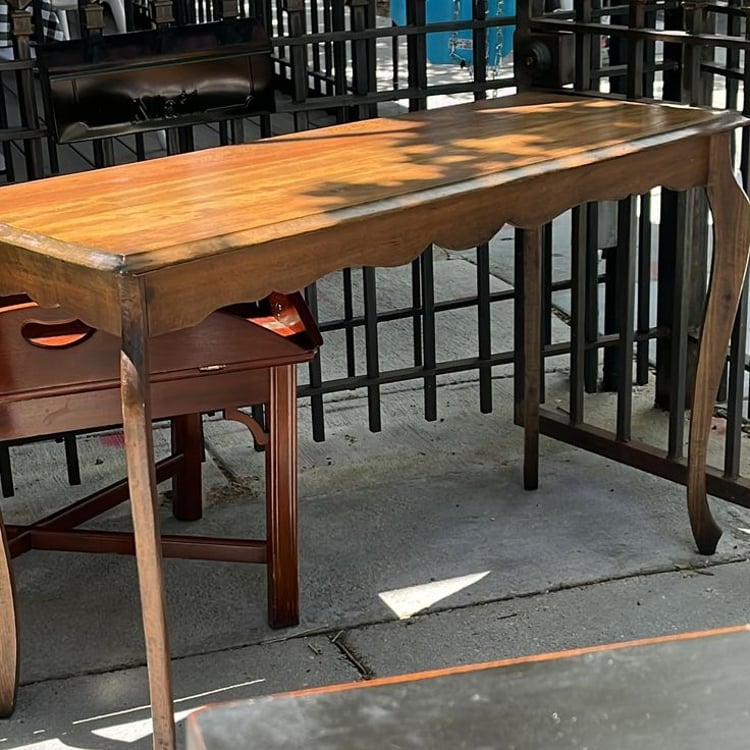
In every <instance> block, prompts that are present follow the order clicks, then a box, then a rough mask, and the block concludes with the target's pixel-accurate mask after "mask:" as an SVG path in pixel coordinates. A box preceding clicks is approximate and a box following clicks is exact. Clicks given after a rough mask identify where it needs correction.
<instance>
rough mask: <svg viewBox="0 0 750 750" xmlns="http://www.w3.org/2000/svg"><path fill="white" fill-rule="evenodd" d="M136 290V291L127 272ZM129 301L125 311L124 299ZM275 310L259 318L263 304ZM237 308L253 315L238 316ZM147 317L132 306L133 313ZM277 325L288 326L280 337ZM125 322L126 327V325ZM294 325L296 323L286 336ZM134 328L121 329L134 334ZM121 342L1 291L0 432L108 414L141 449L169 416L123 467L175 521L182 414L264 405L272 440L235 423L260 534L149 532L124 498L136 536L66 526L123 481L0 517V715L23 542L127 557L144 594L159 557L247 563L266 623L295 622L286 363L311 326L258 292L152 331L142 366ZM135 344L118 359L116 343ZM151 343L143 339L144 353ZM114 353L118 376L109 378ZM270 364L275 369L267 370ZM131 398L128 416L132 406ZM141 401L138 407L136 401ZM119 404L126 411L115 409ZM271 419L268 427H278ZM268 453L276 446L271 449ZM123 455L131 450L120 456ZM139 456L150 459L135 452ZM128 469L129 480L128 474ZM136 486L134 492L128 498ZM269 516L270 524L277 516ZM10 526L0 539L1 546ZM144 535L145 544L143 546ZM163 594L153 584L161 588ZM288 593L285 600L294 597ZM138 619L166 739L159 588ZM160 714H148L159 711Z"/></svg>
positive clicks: (189, 475) (106, 499)
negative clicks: (169, 441)
mask: <svg viewBox="0 0 750 750" xmlns="http://www.w3.org/2000/svg"><path fill="white" fill-rule="evenodd" d="M134 281H135V283H134V290H135V292H138V291H139V286H138V283H137V282H138V280H137V279H135V280H134ZM124 309H127V308H124ZM269 312H273V315H272V316H271V317H270V318H269V315H267V314H266V313H269ZM248 316H249V317H250V320H248V319H247V318H248ZM143 319H144V318H143V317H139V316H136V320H138V321H142V320H143ZM278 328H282V329H283V330H284V331H285V332H286V333H287V334H288V335H279V333H278V332H275V331H276V329H278ZM123 330H124V331H125V330H128V329H127V327H126V326H124V327H123ZM291 332H294V333H291ZM131 338H132V337H131ZM135 341H136V343H135V345H134V349H133V347H131V342H130V341H123V342H122V343H120V342H118V340H117V338H116V337H114V336H111V335H109V334H107V333H104V332H102V331H92V330H88V329H86V327H85V326H83V325H81V324H80V323H79V322H77V321H75V320H71V319H70V316H69V315H66V314H65V313H63V312H61V311H59V310H44V309H41V308H39V307H37V306H36V304H34V303H33V302H30V301H29V300H28V298H25V297H18V298H14V299H5V300H4V303H3V304H2V305H0V343H1V350H2V361H3V368H2V370H1V371H0V394H1V395H0V417H1V418H2V422H1V423H0V436H2V437H3V438H5V439H9V440H12V439H17V438H19V437H23V436H26V437H34V436H39V435H45V434H48V432H50V431H52V432H54V431H56V430H58V429H70V430H81V429H86V428H91V427H95V426H106V425H114V424H118V423H120V422H121V421H122V420H123V417H124V418H125V421H126V422H127V424H128V425H131V426H132V425H133V424H135V425H140V427H139V429H138V432H137V437H138V436H141V439H140V440H135V439H133V437H132V434H130V433H126V434H127V435H128V436H129V437H128V439H126V448H132V446H136V447H137V448H138V449H139V450H140V451H146V452H148V453H150V452H151V451H152V446H151V443H150V440H151V433H150V431H148V432H147V434H146V437H145V440H146V441H147V442H145V443H144V439H143V438H142V434H143V433H144V425H145V424H147V420H148V419H150V418H151V417H154V416H160V417H162V418H163V417H168V416H172V415H173V414H176V416H174V417H173V419H172V425H173V429H172V432H173V452H174V453H173V455H172V456H170V457H168V458H166V459H163V460H162V461H160V462H159V463H158V464H157V465H156V466H155V467H154V469H153V472H152V471H150V470H149V471H147V472H146V473H145V476H144V475H143V474H141V475H139V474H138V473H137V472H136V471H134V470H133V469H132V468H131V470H130V471H129V478H130V480H131V490H132V493H138V492H140V493H141V495H143V494H145V490H144V489H143V487H144V486H146V487H148V488H150V491H153V489H154V487H155V483H154V481H155V482H159V483H160V482H163V481H165V480H166V479H168V478H169V477H172V478H173V481H174V489H175V494H174V502H173V510H174V514H175V516H176V517H178V518H180V519H182V520H196V519H197V518H200V517H201V514H202V481H201V458H202V455H201V453H202V450H201V449H202V441H201V438H202V432H201V416H200V414H199V413H196V412H191V413H185V411H186V410H188V411H189V410H205V411H222V410H224V411H225V414H227V415H228V416H229V418H235V419H236V418H238V416H239V415H240V414H241V412H239V411H238V409H237V408H236V407H238V406H241V405H243V406H244V405H250V404H262V403H265V404H266V405H267V414H268V423H269V430H270V432H271V436H272V439H271V437H270V436H268V435H266V433H265V432H264V431H263V429H262V427H261V426H260V425H259V424H258V423H256V422H254V421H253V420H252V419H251V418H250V417H249V416H246V415H243V418H242V419H241V421H243V422H244V423H245V424H247V425H248V426H249V427H250V428H251V429H252V431H253V435H254V436H255V437H256V439H258V440H259V442H261V443H263V444H266V446H267V450H266V460H267V463H268V465H269V471H268V473H267V476H266V496H267V501H266V506H267V514H268V519H267V528H268V529H269V531H268V533H267V534H266V539H261V540H251V539H225V538H216V537H211V538H208V537H199V536H195V535H188V536H176V535H159V534H158V528H157V523H156V519H157V516H156V514H155V508H154V506H153V505H152V506H146V511H147V512H146V514H145V517H144V514H143V513H141V506H137V507H134V509H133V516H134V519H135V521H134V525H135V534H131V533H124V532H105V531H101V530H96V529H90V528H89V529H85V530H83V529H80V528H77V527H79V526H81V525H82V524H84V523H86V522H88V521H91V520H92V519H94V518H96V517H97V516H98V515H100V514H101V513H104V512H106V511H108V510H110V509H111V508H113V507H114V506H115V505H117V504H119V503H121V502H123V501H124V500H126V499H127V498H128V496H129V493H128V489H127V487H126V486H125V484H124V483H123V482H118V483H115V484H114V485H111V486H110V487H107V488H105V489H103V490H100V491H98V492H96V493H94V494H93V495H90V496H88V497H86V498H83V499H82V500H78V501H76V502H75V503H72V504H71V505H69V506H67V507H65V508H62V509H59V510H56V511H55V512H53V513H51V514H50V515H48V516H47V517H45V518H42V519H39V520H37V521H35V522H34V523H30V524H28V525H26V526H13V525H11V526H7V527H6V526H5V525H4V524H3V523H2V517H1V516H0V533H2V539H3V551H2V554H0V563H1V564H2V566H3V567H2V568H0V612H2V613H3V617H2V618H0V625H1V626H2V629H0V657H2V658H1V659H0V713H9V712H10V711H11V710H12V707H13V699H14V696H15V690H16V684H17V662H18V658H17V651H18V649H17V640H18V634H17V628H16V622H15V616H14V601H13V579H12V572H11V570H10V565H9V563H10V558H11V557H16V556H17V555H20V554H23V553H24V552H27V551H29V550H32V549H49V550H65V551H79V552H90V553H114V554H134V553H135V554H136V556H137V559H138V564H139V571H140V572H141V578H142V579H144V580H142V586H141V591H142V592H154V591H155V592H159V591H160V590H161V588H160V586H161V584H160V583H159V585H156V586H155V585H154V583H153V581H149V576H151V577H153V576H154V575H157V576H158V577H159V580H160V579H161V573H160V567H161V563H160V559H159V556H160V554H161V555H163V556H165V557H181V558H192V559H201V560H222V561H232V562H253V563H261V564H265V565H266V566H267V569H268V584H269V589H268V602H269V605H268V619H269V623H270V624H271V626H272V627H287V626H289V625H294V624H296V623H297V621H298V619H299V591H298V581H297V575H298V563H297V526H296V518H297V515H296V513H297V510H296V503H297V490H296V471H297V462H296V449H297V445H296V437H297V436H296V406H297V399H296V369H295V368H296V363H298V362H303V361H309V360H310V359H311V358H312V357H313V356H314V353H315V350H316V348H317V346H318V345H319V344H320V337H319V334H318V332H317V329H316V327H315V325H314V322H313V321H312V319H311V318H310V317H309V313H308V311H307V309H306V307H305V306H304V303H303V301H302V298H301V296H300V295H294V296H293V297H288V298H282V299H278V298H276V297H274V299H272V300H268V301H265V302H264V303H263V304H262V305H260V306H255V305H250V306H247V305H246V306H241V307H240V308H225V309H222V310H220V311H218V312H216V313H214V314H212V315H210V316H209V317H208V318H207V319H206V320H205V321H203V322H202V323H201V324H200V325H198V326H196V327H194V328H191V329H188V330H185V331H178V332H176V333H172V334H168V335H166V336H161V337H159V338H158V339H156V340H155V341H153V346H152V347H150V348H151V349H153V352H151V353H152V354H153V356H152V357H150V362H148V363H147V362H145V361H141V362H140V366H138V367H136V363H137V362H138V357H139V356H141V357H142V354H141V352H142V351H144V350H143V347H142V346H141V343H140V342H141V337H140V336H136V337H135ZM131 350H133V353H132V354H128V355H127V356H125V354H124V353H125V352H130V351H131ZM146 351H148V349H147V350H146ZM118 355H119V356H120V358H121V360H122V362H123V367H124V368H127V370H126V374H127V375H128V377H124V376H123V377H122V378H119V377H118V375H117V363H118ZM277 369H278V371H279V372H278V375H275V374H274V372H275V370H277ZM144 372H145V373H149V378H148V381H149V385H150V388H149V390H150V393H149V396H150V398H146V397H145V395H144V394H143V393H142V392H141V391H140V389H141V388H142V386H141V385H139V384H138V381H137V380H133V378H135V376H137V375H139V374H140V373H144ZM121 383H122V384H123V385H127V387H128V388H129V389H130V390H129V391H128V392H129V393H130V396H129V397H128V401H124V400H123V401H122V403H123V404H126V407H128V405H129V407H128V408H129V409H130V411H128V408H125V409H123V408H122V407H121V399H120V396H119V391H120V384H121ZM133 403H135V405H136V420H134V419H133V416H132V405H133ZM146 409H148V411H146ZM126 414H127V416H125V415H126ZM274 425H279V428H278V429H275V428H274ZM276 451H279V452H280V454H283V455H278V456H276V455H275V452H276ZM131 460H132V456H131ZM135 460H136V462H137V464H136V466H137V467H141V468H142V469H146V468H147V466H148V465H147V464H146V463H144V462H143V459H142V456H139V455H138V454H136V459H135ZM134 479H135V481H136V482H139V483H140V484H134ZM131 496H132V495H131ZM136 496H137V494H136ZM276 523H278V526H276V525H275V524H276ZM6 532H7V544H6ZM144 538H145V539H146V540H148V541H149V542H150V545H148V546H147V547H146V550H145V552H144V549H143V544H141V545H140V546H139V547H136V544H137V542H138V539H141V540H143V539H144ZM162 597H163V594H162ZM289 597H292V598H291V599H290V598H289ZM143 613H144V622H145V623H146V628H147V630H146V632H147V638H148V643H149V644H155V647H152V648H151V649H150V650H149V654H148V656H149V659H150V661H151V663H154V661H155V668H154V669H153V670H152V671H151V672H152V674H153V676H154V677H155V679H154V680H152V685H151V687H152V690H154V691H155V692H156V694H157V695H158V696H159V697H160V698H161V700H162V702H161V704H159V705H155V717H156V719H157V723H156V727H157V731H158V733H159V742H160V743H161V744H163V745H165V746H169V745H170V743H171V742H172V736H171V735H172V731H173V730H172V712H171V709H170V708H169V702H170V700H171V699H170V695H171V689H170V685H169V679H170V677H169V659H168V649H167V647H166V637H167V633H166V629H165V627H164V624H165V619H164V607H163V598H162V599H161V600H159V599H157V600H154V599H153V598H148V599H145V598H144V602H143ZM157 713H158V716H157Z"/></svg>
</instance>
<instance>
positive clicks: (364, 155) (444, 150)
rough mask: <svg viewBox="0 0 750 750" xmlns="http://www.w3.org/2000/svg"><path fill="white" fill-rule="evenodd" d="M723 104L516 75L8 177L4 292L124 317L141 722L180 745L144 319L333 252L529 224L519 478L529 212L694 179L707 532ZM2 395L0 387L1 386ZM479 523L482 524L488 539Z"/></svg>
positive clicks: (404, 247)
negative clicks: (500, 95)
mask: <svg viewBox="0 0 750 750" xmlns="http://www.w3.org/2000/svg"><path fill="white" fill-rule="evenodd" d="M744 123H745V121H744V119H743V118H742V117H740V116H739V115H737V114H735V113H732V112H712V111H706V110H699V109H689V108H684V107H677V106H662V105H650V104H649V105H646V104H636V103H629V102H621V101H614V100H604V99H595V98H583V97H576V98H573V97H562V96H558V97H551V96H545V97H541V96H540V95H539V94H524V95H519V96H517V97H510V98H505V99H492V100H489V101H483V102H477V103H475V104H468V105H459V106H455V107H449V108H445V109H438V110H433V111H429V112H423V113H417V114H410V115H406V116H403V117H398V118H385V119H376V120H369V121H364V122H359V123H353V124H347V125H341V126H336V127H332V128H325V129H321V130H317V131H310V132H305V133H297V134H292V135H287V136H283V137H279V138H274V139H270V140H266V141H260V142H258V143H253V144H249V145H238V146H229V147H224V148H216V149H211V150H207V151H200V152H197V153H192V154H185V155H181V156H174V157H170V158H167V159H158V160H155V161H147V162H140V163H135V164H128V165H124V166H119V167H113V168H110V169H105V170H100V171H95V172H87V173H83V174H75V175H68V176H63V177H56V178H52V179H48V180H42V181H38V182H30V183H25V184H20V185H13V186H9V187H6V188H3V189H2V191H1V192H0V197H1V198H2V209H0V218H1V219H2V221H3V222H4V223H3V224H0V295H9V294H17V293H26V294H28V295H29V296H31V297H32V298H33V299H34V300H35V301H37V302H38V303H39V304H40V305H42V306H50V307H52V306H56V305H59V306H60V307H62V308H64V309H65V310H66V311H67V312H70V313H73V314H75V315H77V316H79V317H80V318H81V319H82V320H83V321H85V322H86V323H88V324H89V325H91V326H94V327H96V328H100V329H103V330H105V331H108V332H110V333H113V334H117V335H120V336H121V341H122V347H121V356H120V371H121V394H122V403H123V420H124V431H125V440H126V455H127V465H128V475H129V482H130V488H131V503H132V512H133V523H134V530H135V539H136V555H137V561H138V575H139V584H140V591H141V603H142V611H143V623H144V630H145V638H146V652H147V658H148V672H149V686H150V691H151V705H152V713H153V724H154V747H156V748H162V749H163V748H173V747H174V725H173V718H172V689H171V676H170V665H169V648H168V639H167V629H166V621H165V614H164V594H163V585H162V558H161V548H160V544H159V525H158V516H157V514H156V512H155V508H156V486H155V479H154V468H153V466H154V464H153V445H152V437H151V412H150V402H149V386H148V377H147V373H148V362H149V351H148V341H149V336H153V335H157V334H160V333H166V332H168V331H174V330H178V329H181V328H185V327H189V326H192V325H195V324H197V323H198V322H200V321H201V320H202V319H203V318H204V317H205V316H206V315H207V314H208V313H209V312H211V311H213V310H214V309H216V308H218V307H221V306H223V305H228V304H231V303H234V302H239V301H242V300H255V299H260V298H262V297H264V296H266V295H267V294H268V293H269V292H271V291H273V290H276V291H280V292H290V291H293V290H296V289H300V288H302V287H304V286H305V285H307V284H309V283H311V282H313V281H315V280H316V279H318V278H320V277H321V276H323V275H324V274H327V273H329V272H332V271H335V270H338V269H341V268H343V267H347V266H359V265H371V266H394V265H400V264H404V263H407V262H408V261H410V260H412V259H414V258H415V257H417V256H418V255H419V254H420V253H421V252H422V251H423V250H424V249H425V248H426V247H427V246H428V245H429V244H430V243H431V242H437V243H438V244H440V245H442V246H443V247H449V248H455V249H463V248H468V247H472V246H475V245H477V244H479V243H482V242H485V241H487V240H488V239H489V238H490V237H492V235H493V234H494V233H495V232H497V231H498V230H499V229H500V228H501V227H502V226H503V224H505V223H512V224H514V225H516V226H519V227H523V228H527V229H528V230H529V231H528V232H526V233H525V237H526V240H525V245H526V246H525V257H524V265H525V271H524V274H525V277H524V278H525V282H524V288H525V294H524V351H525V356H524V362H525V365H524V405H523V410H522V411H523V414H522V417H523V421H524V425H525V434H526V438H525V459H524V462H525V465H524V481H525V484H526V486H527V487H534V486H536V481H537V466H538V455H537V449H538V433H539V392H540V391H539V382H540V368H539V344H540V337H539V327H540V325H539V322H540V311H539V299H540V291H539V276H540V264H539V231H540V230H539V227H540V226H541V225H542V224H544V223H545V222H547V221H550V220H551V219H552V218H554V217H555V216H557V215H558V214H560V213H561V212H563V211H564V210H565V209H567V208H569V207H571V206H575V205H578V204H581V203H584V202H586V201H593V200H599V199H615V198H621V197H624V196H627V195H630V194H637V193H644V192H646V191H647V190H649V189H650V188H652V187H654V186H656V185H666V186H668V187H670V188H674V189H678V190H679V189H686V188H690V187H701V186H702V187H706V188H707V191H708V197H709V200H710V202H711V208H712V211H713V216H714V223H715V235H716V236H715V246H714V248H715V249H714V269H715V270H714V274H713V277H712V282H711V288H710V292H709V298H708V302H707V309H706V317H705V321H704V326H703V330H702V336H701V343H700V355H699V362H698V367H697V374H696V387H695V393H694V396H693V408H692V421H691V427H690V450H689V462H688V490H687V492H688V505H689V511H690V521H691V524H692V528H693V533H694V535H695V538H696V542H697V544H698V547H699V549H701V550H702V551H705V552H708V551H713V549H714V547H715V545H716V541H717V540H718V537H719V535H720V533H721V532H720V530H719V529H718V527H717V526H716V524H715V523H714V521H713V519H712V518H711V515H710V512H709V509H708V505H707V503H706V492H705V481H706V479H705V462H706V445H707V440H708V434H709V429H710V419H711V412H712V403H713V399H714V396H715V394H716V390H717V387H718V383H719V378H720V375H721V371H722V367H723V362H724V354H725V352H726V348H727V344H728V341H729V336H730V331H731V328H732V321H733V318H734V315H735V312H736V308H737V303H738V297H739V294H740V288H741V285H742V281H743V279H744V276H745V270H746V266H747V260H748V247H749V246H750V211H749V210H748V202H747V198H746V196H745V194H744V192H743V191H742V189H741V188H740V187H739V185H738V184H737V182H736V181H735V178H734V175H733V170H732V164H731V163H730V156H729V154H730V151H729V144H730V137H731V133H732V131H733V130H734V129H735V128H736V127H737V126H739V125H743V124H744ZM1 398H2V394H0V399H1ZM488 543H491V540H489V539H488ZM14 612H15V610H14V603H13V586H12V575H11V568H10V560H9V556H8V552H7V542H6V540H5V539H3V540H2V544H0V613H2V614H0V618H1V619H0V715H2V714H8V713H10V711H11V710H12V708H13V704H14V699H15V691H16V683H17V633H16V620H15V614H14Z"/></svg>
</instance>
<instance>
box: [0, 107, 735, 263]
mask: <svg viewBox="0 0 750 750" xmlns="http://www.w3.org/2000/svg"><path fill="white" fill-rule="evenodd" d="M546 98H549V97H546ZM539 99H540V97H539V95H538V94H537V95H528V96H523V95H522V96H520V97H511V98H507V99H491V100H486V101H483V102H478V103H476V104H467V105H457V106H453V107H446V108H444V109H440V110H431V111H429V112H426V113H419V114H412V115H405V116H400V117H394V118H380V119H375V120H366V121H361V122H356V123H351V124H346V125H340V126H334V127H328V128H324V129H320V130H313V131H306V132H303V133H295V134H291V135H285V136H281V137H277V138H272V139H267V140H262V141H258V142H255V143H251V144H245V145H236V146H228V147H222V148H213V149H207V150H204V151H199V152H194V153H190V154H183V155H177V156H172V157H167V158H163V159H158V160H151V161H144V162H140V163H136V164H129V165H127V166H125V167H123V166H117V167H113V168H109V169H104V170H98V171H95V172H93V171H92V172H85V173H80V174H73V175H65V176H62V177H55V178H51V179H47V180H43V181H35V182H27V183H24V184H19V185H13V186H11V187H6V188H3V189H2V191H0V196H2V205H3V208H2V212H1V216H2V221H3V222H4V224H5V225H7V228H5V231H8V228H10V227H12V228H15V229H19V230H23V231H25V232H31V233H34V234H38V235H46V236H49V237H52V238H54V239H56V240H60V241H62V242H65V243H71V244H73V245H77V246H82V247H85V248H90V249H91V252H90V255H89V257H88V259H87V262H88V263H90V264H91V265H93V266H98V265H99V263H101V262H102V256H103V255H104V256H110V257H111V258H112V260H113V261H115V262H117V263H119V264H121V265H122V267H123V269H130V270H133V271H138V270H142V269H145V268H154V267H158V266H160V265H164V264H169V263H171V262H174V261H175V258H174V254H173V253H171V252H170V248H174V247H179V248H180V249H181V252H182V254H184V255H186V256H187V255H190V256H191V257H196V256H200V255H202V254H204V253H208V254H213V253H217V252H225V251H226V250H227V249H229V248H231V247H236V246H246V245H248V244H260V243H262V242H265V241H268V240H269V239H274V238H277V237H278V236H279V235H281V234H288V233H290V232H296V231H299V229H300V228H301V227H300V225H301V224H304V228H305V230H306V231H310V230H311V229H313V228H315V227H316V226H319V225H321V224H328V223H329V222H330V221H345V220H347V219H348V218H352V217H353V216H356V214H357V213H359V212H361V211H367V212H371V211H377V210H382V209H387V208H388V207H389V206H388V205H387V204H388V203H389V202H392V201H396V200H398V199H399V198H403V197H404V196H407V195H408V196H410V197H412V199H414V198H413V196H415V195H418V194H424V193H434V192H435V191H439V190H440V191H443V192H444V193H445V194H446V195H448V196H450V195H451V193H452V192H454V191H459V190H461V189H462V186H463V185H464V184H465V183H466V182H467V181H471V180H477V179H481V178H487V177H492V176H494V178H495V179H494V180H493V182H495V183H496V182H499V181H503V182H511V181H514V180H518V179H519V178H522V177H523V176H524V174H525V173H529V172H531V171H532V170H533V171H535V172H538V171H539V170H545V169H555V168H559V166H560V163H561V162H562V163H564V165H565V166H566V167H568V168H569V167H571V166H574V165H577V164H582V163H588V162H591V161H595V160H597V159H601V158H612V156H614V155H618V154H620V153H625V152H626V151H627V150H630V149H633V150H635V149H644V148H647V147H648V146H653V145H654V141H659V142H666V141H668V140H670V138H684V137H685V131H686V130H690V129H706V128H711V127H716V128H717V129H719V128H727V127H732V126H734V125H736V124H737V123H738V122H739V121H740V118H739V117H738V116H737V115H735V114H732V113H728V112H710V111H707V110H694V109H688V108H686V107H678V106H648V105H644V104H634V103H631V102H622V101H612V100H600V99H574V98H569V99H568V98H566V99H563V100H562V101H554V102H549V103H541V104H540V103H538V102H539ZM384 204H386V205H384ZM51 205H54V210H50V206H51ZM144 227H148V228H150V229H154V230H158V231H147V232H144V231H143V230H144ZM0 236H2V235H0ZM219 236H220V237H223V238H225V242H224V243H222V244H221V246H220V247H217V246H216V245H215V244H214V243H213V240H214V239H215V238H216V237H219ZM85 260H86V258H85V257H84V261H85Z"/></svg>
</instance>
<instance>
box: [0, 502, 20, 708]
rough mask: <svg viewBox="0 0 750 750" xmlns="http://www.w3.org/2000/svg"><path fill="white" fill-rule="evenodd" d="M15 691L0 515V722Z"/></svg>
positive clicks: (13, 620) (9, 575) (14, 631)
mask: <svg viewBox="0 0 750 750" xmlns="http://www.w3.org/2000/svg"><path fill="white" fill-rule="evenodd" d="M17 689H18V622H17V616H16V607H15V597H14V591H13V570H12V568H11V562H10V550H9V549H8V538H7V535H6V533H5V525H4V524H3V517H2V514H0V718H5V717H7V716H10V715H11V713H12V712H13V707H14V706H15V704H16V691H17Z"/></svg>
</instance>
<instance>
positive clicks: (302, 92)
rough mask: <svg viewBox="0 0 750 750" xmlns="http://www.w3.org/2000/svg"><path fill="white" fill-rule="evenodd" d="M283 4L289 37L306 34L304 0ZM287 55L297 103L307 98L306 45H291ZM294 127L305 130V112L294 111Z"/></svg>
mask: <svg viewBox="0 0 750 750" xmlns="http://www.w3.org/2000/svg"><path fill="white" fill-rule="evenodd" d="M283 6H284V10H285V11H286V13H287V19H288V27H289V31H288V36H289V39H290V40H292V39H297V40H299V39H300V38H302V37H304V35H305V34H306V21H305V2H304V0H283ZM289 55H290V57H291V65H292V70H291V74H292V101H293V102H294V103H295V104H299V103H301V102H304V101H305V100H306V99H307V45H305V44H293V45H291V46H290V48H289ZM294 127H295V130H307V127H308V117H307V113H306V112H300V111H295V112H294Z"/></svg>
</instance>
